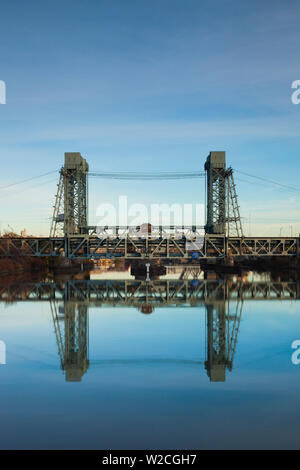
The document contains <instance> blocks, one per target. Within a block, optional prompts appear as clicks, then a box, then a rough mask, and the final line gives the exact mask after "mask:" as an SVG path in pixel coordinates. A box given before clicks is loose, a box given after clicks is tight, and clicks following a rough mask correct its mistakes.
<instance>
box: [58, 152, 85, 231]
mask: <svg viewBox="0 0 300 470" xmlns="http://www.w3.org/2000/svg"><path fill="white" fill-rule="evenodd" d="M88 170H89V166H88V164H87V162H86V160H85V159H84V158H83V157H82V156H81V154H80V153H78V152H76V153H65V165H64V168H63V170H62V171H63V184H64V233H65V236H66V237H68V236H70V235H73V234H75V233H79V234H83V233H86V230H87V213H88V202H87V200H88V194H87V173H88Z"/></svg>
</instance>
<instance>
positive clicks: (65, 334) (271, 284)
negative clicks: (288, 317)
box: [0, 272, 300, 382]
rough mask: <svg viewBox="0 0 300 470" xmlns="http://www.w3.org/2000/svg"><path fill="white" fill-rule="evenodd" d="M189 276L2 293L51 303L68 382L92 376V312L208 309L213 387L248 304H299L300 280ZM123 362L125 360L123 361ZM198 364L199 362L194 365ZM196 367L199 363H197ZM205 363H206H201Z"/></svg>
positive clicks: (228, 360) (78, 282)
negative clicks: (98, 309)
mask: <svg viewBox="0 0 300 470" xmlns="http://www.w3.org/2000/svg"><path fill="white" fill-rule="evenodd" d="M200 276H201V272H198V273H194V274H193V276H192V277H193V278H192V279H191V278H190V277H191V276H190V275H189V276H188V275H187V273H186V272H185V273H183V275H182V276H180V278H179V279H168V278H164V277H163V276H162V277H161V278H160V279H155V280H149V281H148V280H143V279H142V280H137V279H129V280H128V279H126V280H102V279H101V280H89V279H88V280H86V279H72V280H59V281H53V280H50V281H46V282H36V283H34V282H32V283H24V284H20V283H16V284H13V285H9V286H5V287H2V288H0V301H4V302H12V301H18V302H22V301H27V302H33V301H39V302H41V301H45V302H50V307H51V315H52V320H53V325H54V331H55V336H56V341H57V347H58V353H59V358H60V364H61V369H62V370H63V371H64V373H65V378H66V381H70V382H78V381H81V380H82V377H83V376H84V374H86V372H87V371H88V369H89V367H90V361H89V317H88V310H89V307H104V306H117V307H134V308H136V309H138V310H139V311H140V312H141V313H142V314H147V315H149V314H152V313H153V311H154V310H155V309H156V308H161V307H164V306H168V307H177V306H179V307H192V308H197V307H198V308H200V307H201V308H202V309H203V307H204V308H205V311H206V320H205V325H206V333H205V336H206V337H205V361H204V368H205V370H206V372H207V375H208V377H209V379H210V381H212V382H224V381H225V380H226V371H232V368H233V363H234V357H235V353H236V350H237V344H238V334H239V328H240V323H241V317H242V311H243V302H244V301H245V300H246V301H250V300H251V301H253V300H260V301H261V300H291V299H299V296H300V289H299V280H294V279H291V280H289V279H287V280H286V279H285V280H284V281H282V280H280V278H278V277H276V278H274V277H272V276H265V277H264V278H263V279H261V277H258V276H253V277H252V280H249V279H248V278H247V277H246V278H245V277H232V276H228V277H226V278H223V279H216V276H209V275H206V276H205V277H206V278H205V279H204V278H203V273H202V278H201V277H200ZM121 362H122V361H121ZM191 362H193V361H191ZM194 362H195V361H194ZM198 363H199V364H201V362H200V360H199V362H197V364H198Z"/></svg>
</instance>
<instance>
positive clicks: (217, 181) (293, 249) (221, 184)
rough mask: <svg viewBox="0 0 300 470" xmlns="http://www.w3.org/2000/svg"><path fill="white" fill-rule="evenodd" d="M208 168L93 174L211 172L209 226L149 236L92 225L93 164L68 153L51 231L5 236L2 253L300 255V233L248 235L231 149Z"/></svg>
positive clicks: (214, 156)
mask: <svg viewBox="0 0 300 470" xmlns="http://www.w3.org/2000/svg"><path fill="white" fill-rule="evenodd" d="M204 169H205V172H197V173H168V174H162V173H156V174H155V173H152V174H136V173H123V174H122V173H109V174H104V173H92V175H93V176H99V177H110V178H115V179H116V178H117V179H148V180H149V179H175V178H183V177H185V178H192V177H201V176H205V177H206V208H207V210H206V223H205V226H201V227H198V226H190V227H181V226H180V227H178V226H177V227H176V226H174V227H168V228H166V227H164V226H163V225H159V226H152V227H151V230H150V231H149V233H147V234H146V235H145V232H144V231H142V230H141V231H140V232H139V231H138V230H137V231H136V230H135V233H134V234H133V233H132V227H128V226H123V227H121V226H118V227H102V229H101V232H100V233H99V231H98V230H97V227H95V226H89V225H88V175H89V167H88V164H87V162H86V160H85V159H84V158H83V157H82V156H81V154H80V153H66V154H65V162H64V166H63V167H62V169H61V171H60V178H59V184H58V190H57V194H56V200H55V205H54V211H53V218H52V223H51V229H50V236H49V237H36V238H34V237H30V238H29V237H27V238H26V237H23V238H6V239H4V238H2V239H0V256H14V255H15V254H21V255H22V256H40V257H43V256H48V257H49V256H51V257H55V256H65V257H67V258H71V259H103V258H123V259H138V258H139V259H145V258H146V259H157V258H165V259H195V258H197V259H205V258H224V257H225V258H226V257H228V256H231V257H236V256H291V257H295V256H299V254H300V249H299V237H245V236H244V234H243V227H242V222H241V216H240V209H239V204H238V197H237V193H236V186H235V183H234V178H233V170H232V168H230V167H229V168H227V166H226V158H225V152H210V154H209V155H208V157H207V159H206V162H205V166H204ZM145 223H147V221H145ZM137 229H138V228H137ZM167 229H168V230H167ZM112 232H113V234H114V235H113V236H112ZM147 232H148V231H147Z"/></svg>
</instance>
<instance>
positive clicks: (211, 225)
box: [204, 152, 226, 235]
mask: <svg viewBox="0 0 300 470" xmlns="http://www.w3.org/2000/svg"><path fill="white" fill-rule="evenodd" d="M204 169H205V171H206V175H207V177H206V180H207V182H206V184H207V186H206V198H207V218H206V225H205V233H207V234H220V235H223V234H225V228H226V158H225V152H210V154H209V155H208V157H207V159H206V162H205V165H204Z"/></svg>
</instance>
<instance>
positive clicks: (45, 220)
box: [0, 0, 300, 235]
mask: <svg viewBox="0 0 300 470" xmlns="http://www.w3.org/2000/svg"><path fill="white" fill-rule="evenodd" d="M299 18H300V5H299V2H297V1H286V2H284V3H283V2H281V1H268V0H266V1H264V2H259V1H256V0H254V1H251V2H250V1H247V2H238V1H230V0H228V1H226V2H224V1H221V0H219V1H209V2H208V1H206V2H204V1H202V2H201V1H199V0H186V1H185V2H183V1H182V0H180V1H179V0H160V1H158V0H152V1H151V2H150V1H144V0H140V1H133V0H114V1H112V0H110V1H103V0H98V1H94V0H89V1H88V2H79V1H76V0H73V1H51V2H38V1H27V2H22V1H15V2H11V3H5V5H2V6H1V17H0V59H1V61H0V80H4V81H5V82H6V86H7V104H6V105H0V149H1V152H0V155H1V156H0V158H1V163H2V165H1V168H2V172H1V175H0V186H5V185H7V184H9V183H13V182H15V181H19V180H22V179H25V178H27V177H30V176H35V175H39V174H42V173H46V172H48V171H51V170H55V169H59V167H60V166H61V165H62V163H63V154H64V152H65V151H80V152H81V153H82V154H83V155H84V156H85V157H86V158H87V160H88V162H89V164H90V167H91V169H93V170H98V171H100V170H103V171H113V170H119V171H123V170H124V171H126V170H127V171H128V170H134V171H137V170H144V171H147V170H152V171H154V170H155V171H156V170H162V171H167V170H172V171H181V170H184V171H186V170H188V169H189V170H198V169H201V170H202V169H203V164H204V160H205V158H206V156H207V154H208V153H209V151H210V150H225V151H226V152H227V161H228V164H230V165H231V166H233V167H234V168H236V169H238V170H241V171H244V172H247V173H250V174H254V175H260V176H264V177H267V178H270V179H273V180H275V181H279V182H282V183H284V184H289V185H293V186H296V187H299V170H300V163H299V149H300V104H299V105H293V104H292V102H291V94H292V90H291V84H292V82H293V81H294V80H298V79H300V61H299V39H300V32H299ZM236 179H237V181H236V182H237V184H238V193H239V197H240V205H241V212H242V215H243V217H244V221H245V228H246V232H247V231H248V232H249V231H250V232H251V234H252V235H254V234H261V235H267V234H270V235H278V234H279V231H280V230H281V233H282V234H283V235H289V234H290V233H291V230H293V233H299V231H300V209H299V202H300V197H299V196H300V194H299V192H297V191H286V190H279V189H278V188H276V187H275V186H272V185H266V184H264V183H262V182H259V181H257V182H256V183H255V184H253V183H254V181H255V180H253V179H252V178H250V177H247V176H245V175H242V174H238V173H236ZM299 190H300V187H299ZM55 191H56V176H55V175H53V174H52V175H48V176H45V177H44V178H42V179H38V180H34V181H32V182H28V183H26V184H22V185H18V186H15V187H11V188H8V189H2V190H1V189H0V201H1V212H0V228H1V229H2V230H4V229H6V228H7V225H8V224H10V226H12V227H13V228H14V229H15V230H16V231H19V230H21V229H22V228H23V227H27V228H28V231H29V232H30V233H35V234H47V233H48V227H49V217H50V215H51V206H52V204H53V201H54V194H55ZM119 194H127V195H128V196H129V198H130V200H132V202H145V203H150V202H164V203H175V202H177V203H178V202H179V203H183V202H186V203H190V202H194V203H196V202H204V200H203V197H204V189H203V182H202V181H200V182H199V183H198V182H197V181H195V180H193V181H187V182H179V183H178V184H175V183H170V182H166V183H162V182H159V183H146V184H144V183H143V184H137V185H136V184H135V183H127V184H126V185H125V183H122V185H121V184H119V183H117V182H114V183H113V184H112V183H111V182H110V181H102V180H92V181H91V183H90V222H91V223H95V222H96V217H95V215H96V207H97V205H98V204H100V203H102V202H110V201H112V202H114V201H115V200H116V198H117V196H118V195H119ZM249 217H250V219H251V223H249ZM291 227H292V228H291Z"/></svg>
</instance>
